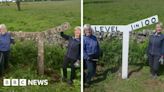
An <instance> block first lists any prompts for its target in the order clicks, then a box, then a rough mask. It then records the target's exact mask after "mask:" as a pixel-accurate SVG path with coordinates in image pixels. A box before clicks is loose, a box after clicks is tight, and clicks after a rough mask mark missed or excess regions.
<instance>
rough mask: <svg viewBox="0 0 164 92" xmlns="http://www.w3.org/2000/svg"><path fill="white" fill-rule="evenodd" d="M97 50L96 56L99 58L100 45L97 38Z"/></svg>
mask: <svg viewBox="0 0 164 92" xmlns="http://www.w3.org/2000/svg"><path fill="white" fill-rule="evenodd" d="M97 50H98V53H97V56H98V58H99V56H100V52H101V51H100V45H99V42H98V40H97Z"/></svg>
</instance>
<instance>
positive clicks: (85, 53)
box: [83, 41, 89, 60]
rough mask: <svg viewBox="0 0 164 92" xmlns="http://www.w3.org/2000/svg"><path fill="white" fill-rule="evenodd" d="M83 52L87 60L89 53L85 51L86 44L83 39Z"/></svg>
mask: <svg viewBox="0 0 164 92" xmlns="http://www.w3.org/2000/svg"><path fill="white" fill-rule="evenodd" d="M83 54H84V59H85V60H89V55H88V54H87V52H86V44H85V41H84V43H83Z"/></svg>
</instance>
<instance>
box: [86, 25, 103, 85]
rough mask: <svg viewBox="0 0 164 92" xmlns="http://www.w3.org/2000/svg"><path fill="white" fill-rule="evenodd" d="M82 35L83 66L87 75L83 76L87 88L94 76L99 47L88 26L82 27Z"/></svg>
mask: <svg viewBox="0 0 164 92" xmlns="http://www.w3.org/2000/svg"><path fill="white" fill-rule="evenodd" d="M84 34H85V35H84V38H83V41H84V48H83V52H84V65H86V69H87V73H86V75H85V76H84V78H85V79H84V83H85V85H86V86H89V85H90V82H91V79H92V78H93V77H94V76H95V74H96V60H97V59H98V58H99V53H100V47H99V43H98V40H97V38H96V36H94V35H93V32H92V28H91V26H90V25H89V24H86V25H84Z"/></svg>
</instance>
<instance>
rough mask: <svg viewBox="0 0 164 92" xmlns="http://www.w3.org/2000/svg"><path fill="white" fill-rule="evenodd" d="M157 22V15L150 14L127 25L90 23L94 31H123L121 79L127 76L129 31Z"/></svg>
mask: <svg viewBox="0 0 164 92" xmlns="http://www.w3.org/2000/svg"><path fill="white" fill-rule="evenodd" d="M157 22H158V16H157V15H155V16H152V17H149V18H146V19H143V20H140V21H137V22H134V23H131V24H128V25H91V27H92V29H93V30H94V32H118V31H119V32H123V48H122V79H127V78H128V53H129V32H130V31H133V30H137V29H139V28H142V27H145V26H147V25H151V24H155V23H157Z"/></svg>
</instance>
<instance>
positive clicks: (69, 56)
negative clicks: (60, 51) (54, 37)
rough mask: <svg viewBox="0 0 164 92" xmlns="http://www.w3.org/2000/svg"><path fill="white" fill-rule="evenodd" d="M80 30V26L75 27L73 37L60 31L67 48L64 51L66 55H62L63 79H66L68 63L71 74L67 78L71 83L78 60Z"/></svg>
mask: <svg viewBox="0 0 164 92" xmlns="http://www.w3.org/2000/svg"><path fill="white" fill-rule="evenodd" d="M80 32H81V28H80V27H76V28H75V31H74V34H75V36H74V37H71V36H68V35H66V34H64V33H63V32H61V33H60V34H61V36H62V37H63V38H64V39H66V40H68V49H67V52H66V55H65V57H64V62H63V78H62V80H63V81H67V66H68V65H69V64H70V66H71V76H70V80H68V84H71V85H72V83H73V79H74V78H75V65H74V64H75V62H76V61H77V60H80V47H81V46H80V43H81V42H80V36H81V35H80V34H81V33H80Z"/></svg>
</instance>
